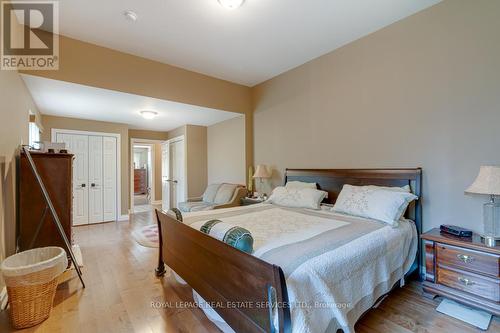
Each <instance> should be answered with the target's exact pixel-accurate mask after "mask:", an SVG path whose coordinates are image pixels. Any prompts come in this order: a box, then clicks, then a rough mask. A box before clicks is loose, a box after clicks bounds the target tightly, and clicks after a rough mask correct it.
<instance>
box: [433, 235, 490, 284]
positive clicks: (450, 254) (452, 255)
mask: <svg viewBox="0 0 500 333" xmlns="http://www.w3.org/2000/svg"><path fill="white" fill-rule="evenodd" d="M436 250H437V251H436V252H437V263H438V265H446V266H452V267H458V268H461V269H465V270H468V271H472V272H477V273H481V274H488V275H491V276H493V277H499V276H500V270H499V263H500V256H497V255H494V254H489V253H485V252H479V251H473V250H466V249H463V248H460V247H456V246H451V245H446V244H440V243H437V244H436Z"/></svg>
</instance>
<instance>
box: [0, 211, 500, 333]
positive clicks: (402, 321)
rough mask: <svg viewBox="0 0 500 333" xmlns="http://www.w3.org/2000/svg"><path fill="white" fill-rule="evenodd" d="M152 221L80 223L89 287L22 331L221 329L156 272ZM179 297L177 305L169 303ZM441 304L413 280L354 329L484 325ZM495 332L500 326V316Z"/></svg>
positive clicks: (73, 290)
mask: <svg viewBox="0 0 500 333" xmlns="http://www.w3.org/2000/svg"><path fill="white" fill-rule="evenodd" d="M150 223H152V214H151V213H150V212H146V213H139V214H135V215H134V216H133V217H132V219H131V221H127V222H118V223H106V224H98V225H92V226H82V227H77V228H75V239H76V242H77V243H78V244H79V245H80V247H81V249H82V253H83V260H84V265H85V267H84V278H85V282H86V284H87V288H86V289H85V290H82V289H81V287H80V284H79V281H78V279H77V278H76V279H72V280H70V281H69V282H66V283H63V284H61V285H60V286H59V288H58V290H57V294H56V298H55V301H54V309H53V311H52V314H51V316H50V318H49V319H47V320H46V321H45V322H43V323H42V324H40V325H38V326H36V327H33V328H30V329H26V330H22V331H18V332H40V333H45V332H47V333H57V332H63V333H66V332H68V333H69V332H71V333H76V332H81V333H88V332H92V333H94V332H95V333H97V332H103V333H104V332H105V333H111V332H138V333H150V332H151V333H153V332H155V333H156V332H186V333H187V332H219V330H218V329H217V328H216V327H215V326H214V325H213V324H212V323H211V322H210V321H209V320H208V319H207V318H206V317H205V315H204V314H203V312H202V311H201V310H199V309H196V308H191V307H189V305H190V304H186V303H182V302H190V301H192V296H191V290H190V288H189V287H186V286H182V285H180V284H178V283H177V282H176V281H175V280H174V278H173V276H172V274H171V272H167V275H166V276H165V277H164V278H163V279H157V278H156V277H155V276H154V273H153V271H154V268H155V263H156V259H157V256H156V255H157V253H156V251H157V250H156V249H153V248H146V247H143V246H141V245H139V244H137V243H136V242H135V241H134V240H133V239H132V238H131V236H130V232H131V230H132V229H133V228H134V227H136V226H140V225H146V224H150ZM162 302H163V303H162ZM166 302H168V303H166ZM176 302H177V305H180V306H179V307H175V306H172V307H168V305H175V304H176ZM438 304H439V300H429V299H427V298H424V297H423V296H421V286H420V283H417V282H413V283H410V284H409V285H407V286H405V287H404V288H401V289H398V290H395V291H394V292H393V293H391V294H390V296H389V297H387V298H386V299H385V300H384V301H383V302H382V304H381V305H380V306H379V307H378V308H376V309H372V310H370V311H369V312H368V313H367V314H366V315H365V316H364V317H363V318H362V319H361V320H360V321H359V322H358V323H357V324H356V332H361V333H368V332H370V333H372V332H381V333H387V332H418V333H424V332H429V333H431V332H432V333H434V332H465V333H466V332H480V330H478V329H475V328H474V327H472V326H470V325H468V324H465V323H463V322H461V321H458V320H455V319H453V318H450V317H448V316H445V315H443V314H440V313H438V312H436V311H435V308H436V306H437V305H438ZM158 305H161V306H158ZM0 332H14V330H12V329H11V327H10V324H9V320H8V315H7V312H6V311H3V312H0ZM489 332H500V320H499V319H498V318H494V319H493V321H492V323H491V325H490V329H489Z"/></svg>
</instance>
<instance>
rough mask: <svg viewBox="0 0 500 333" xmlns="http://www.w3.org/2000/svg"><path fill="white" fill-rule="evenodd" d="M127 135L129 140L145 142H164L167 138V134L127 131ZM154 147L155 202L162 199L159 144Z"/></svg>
mask: <svg viewBox="0 0 500 333" xmlns="http://www.w3.org/2000/svg"><path fill="white" fill-rule="evenodd" d="M128 135H129V138H130V139H146V140H162V141H166V140H167V139H168V138H169V137H168V136H169V133H168V132H158V131H147V130H135V129H129V131H128ZM153 146H154V154H155V157H154V160H155V167H154V168H155V179H154V183H155V198H154V199H155V201H160V200H161V198H162V190H161V143H155V144H153Z"/></svg>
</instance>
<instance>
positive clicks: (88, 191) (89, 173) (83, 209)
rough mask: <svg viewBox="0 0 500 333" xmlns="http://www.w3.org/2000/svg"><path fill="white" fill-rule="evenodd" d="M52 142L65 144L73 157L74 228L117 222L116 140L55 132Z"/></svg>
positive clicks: (113, 138)
mask: <svg viewBox="0 0 500 333" xmlns="http://www.w3.org/2000/svg"><path fill="white" fill-rule="evenodd" d="M55 139H56V141H57V142H64V143H66V147H67V148H68V149H69V151H70V152H71V153H72V154H74V155H75V160H74V162H73V225H82V224H89V223H100V222H108V221H114V220H116V218H117V217H118V216H117V200H118V192H117V182H118V179H117V174H118V170H117V158H118V147H117V144H118V142H117V141H118V140H117V138H116V137H109V136H100V135H83V134H72V133H57V134H56V138H55Z"/></svg>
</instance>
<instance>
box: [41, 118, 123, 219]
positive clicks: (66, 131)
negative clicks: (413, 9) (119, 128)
mask: <svg viewBox="0 0 500 333" xmlns="http://www.w3.org/2000/svg"><path fill="white" fill-rule="evenodd" d="M58 133H61V134H80V135H101V136H111V137H115V138H116V203H117V205H116V217H115V221H120V219H121V218H123V217H122V215H121V213H122V190H121V188H122V181H121V179H122V167H121V164H122V163H121V151H122V149H121V147H122V146H121V134H118V133H105V132H90V131H79V130H70V129H62V128H52V129H51V131H50V135H51V141H52V142H56V137H57V134H58Z"/></svg>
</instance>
